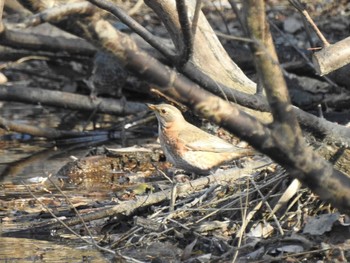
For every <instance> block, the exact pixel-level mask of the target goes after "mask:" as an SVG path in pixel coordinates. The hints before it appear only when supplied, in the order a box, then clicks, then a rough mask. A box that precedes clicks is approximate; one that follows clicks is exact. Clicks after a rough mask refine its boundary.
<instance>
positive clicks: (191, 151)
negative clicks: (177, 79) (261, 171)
mask: <svg viewBox="0 0 350 263" xmlns="http://www.w3.org/2000/svg"><path fill="white" fill-rule="evenodd" d="M148 106H149V108H150V109H152V110H153V111H154V112H155V114H156V116H157V119H158V123H159V140H160V144H161V146H162V149H163V151H164V154H165V156H166V158H167V160H168V161H169V162H171V163H172V164H173V165H174V166H175V167H176V168H180V169H183V170H186V171H188V172H195V173H207V172H208V171H210V170H212V169H214V168H216V167H218V166H219V165H220V164H223V163H225V162H228V161H231V160H234V159H238V158H240V157H243V156H249V155H252V154H253V153H254V151H253V150H250V149H243V148H238V147H236V146H234V145H232V144H230V143H228V142H226V141H224V140H222V139H220V138H219V137H216V136H214V135H211V134H209V133H207V132H205V131H202V130H201V129H199V128H198V127H196V126H194V125H192V124H190V123H188V122H187V121H186V120H185V119H184V117H183V116H182V114H181V112H180V111H179V110H178V109H177V108H175V107H174V106H171V105H169V104H159V105H148Z"/></svg>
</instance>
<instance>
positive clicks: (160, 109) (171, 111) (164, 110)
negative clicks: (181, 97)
mask: <svg viewBox="0 0 350 263" xmlns="http://www.w3.org/2000/svg"><path fill="white" fill-rule="evenodd" d="M148 107H149V108H150V109H151V110H153V111H154V112H155V114H156V117H157V119H158V122H159V124H160V126H161V127H162V128H166V127H168V126H170V125H171V124H172V123H174V122H177V121H183V120H184V117H183V116H182V114H181V111H179V110H178V109H177V108H175V107H174V106H171V105H169V104H158V105H154V104H148Z"/></svg>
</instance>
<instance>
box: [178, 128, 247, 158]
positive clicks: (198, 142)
mask: <svg viewBox="0 0 350 263" xmlns="http://www.w3.org/2000/svg"><path fill="white" fill-rule="evenodd" d="M182 135H183V136H182ZM182 135H180V136H179V138H185V139H183V140H182V142H183V144H184V145H185V147H186V148H187V149H188V150H191V151H203V152H218V153H219V152H222V153H224V152H232V151H237V150H239V149H240V148H237V147H235V146H234V145H232V144H230V143H228V142H226V141H224V140H222V139H220V138H219V137H216V136H214V135H211V134H209V133H206V132H204V131H202V130H195V131H194V130H191V132H190V133H188V134H182ZM180 140H181V139H180Z"/></svg>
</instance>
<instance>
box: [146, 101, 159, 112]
mask: <svg viewBox="0 0 350 263" xmlns="http://www.w3.org/2000/svg"><path fill="white" fill-rule="evenodd" d="M147 106H148V108H150V109H151V110H154V111H156V110H157V106H156V105H154V104H149V103H147Z"/></svg>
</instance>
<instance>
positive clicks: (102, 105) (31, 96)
mask: <svg viewBox="0 0 350 263" xmlns="http://www.w3.org/2000/svg"><path fill="white" fill-rule="evenodd" d="M0 99H1V100H5V101H18V102H26V103H42V104H43V105H47V106H54V107H61V108H69V109H72V110H82V111H90V112H93V111H97V112H100V113H109V114H115V115H128V114H135V113H138V112H140V111H144V110H146V109H147V107H146V106H145V104H143V103H138V102H131V101H128V102H126V100H123V99H120V100H116V99H110V98H96V99H91V98H90V97H89V96H84V95H79V94H74V93H69V92H62V91H54V90H44V89H38V88H30V87H21V86H12V87H11V86H5V85H0Z"/></svg>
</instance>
